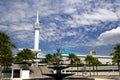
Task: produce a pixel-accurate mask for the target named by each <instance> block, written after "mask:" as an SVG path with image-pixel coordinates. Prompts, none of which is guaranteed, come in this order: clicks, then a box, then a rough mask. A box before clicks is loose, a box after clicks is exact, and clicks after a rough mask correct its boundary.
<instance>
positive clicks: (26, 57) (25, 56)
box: [16, 49, 34, 63]
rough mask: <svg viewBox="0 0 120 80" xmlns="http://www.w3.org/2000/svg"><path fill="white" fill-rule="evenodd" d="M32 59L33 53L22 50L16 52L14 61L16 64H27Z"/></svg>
mask: <svg viewBox="0 0 120 80" xmlns="http://www.w3.org/2000/svg"><path fill="white" fill-rule="evenodd" d="M33 59H34V55H33V52H32V51H31V50H30V49H23V50H22V51H20V52H18V54H17V56H16V60H17V61H18V62H26V63H27V62H29V61H30V60H31V61H32V60H33Z"/></svg>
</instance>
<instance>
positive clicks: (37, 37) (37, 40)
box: [34, 12, 40, 51]
mask: <svg viewBox="0 0 120 80" xmlns="http://www.w3.org/2000/svg"><path fill="white" fill-rule="evenodd" d="M39 33H40V23H39V13H38V12H37V18H36V22H35V40H34V50H35V51H39Z"/></svg>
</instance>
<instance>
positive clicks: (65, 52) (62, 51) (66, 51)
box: [50, 50, 78, 54]
mask: <svg viewBox="0 0 120 80" xmlns="http://www.w3.org/2000/svg"><path fill="white" fill-rule="evenodd" d="M56 52H57V51H52V52H50V54H54V53H56ZM60 53H61V54H71V53H72V54H78V53H77V52H74V51H70V50H60Z"/></svg>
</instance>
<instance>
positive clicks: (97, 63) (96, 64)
mask: <svg viewBox="0 0 120 80" xmlns="http://www.w3.org/2000/svg"><path fill="white" fill-rule="evenodd" d="M101 64H102V63H101V62H100V61H99V60H98V59H97V58H95V63H94V65H95V66H96V71H97V70H98V66H99V65H101ZM97 75H98V71H97Z"/></svg>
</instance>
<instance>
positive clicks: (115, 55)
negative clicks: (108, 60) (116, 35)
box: [111, 44, 120, 76]
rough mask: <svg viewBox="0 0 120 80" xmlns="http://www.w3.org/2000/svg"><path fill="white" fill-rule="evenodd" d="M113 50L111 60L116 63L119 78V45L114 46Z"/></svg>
mask: <svg viewBox="0 0 120 80" xmlns="http://www.w3.org/2000/svg"><path fill="white" fill-rule="evenodd" d="M114 50H115V51H114V52H113V53H111V55H112V56H113V58H112V60H113V63H117V66H118V70H119V76H120V44H116V45H115V47H114Z"/></svg>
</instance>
